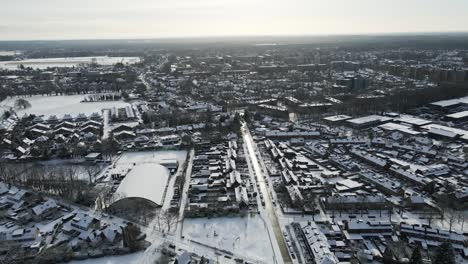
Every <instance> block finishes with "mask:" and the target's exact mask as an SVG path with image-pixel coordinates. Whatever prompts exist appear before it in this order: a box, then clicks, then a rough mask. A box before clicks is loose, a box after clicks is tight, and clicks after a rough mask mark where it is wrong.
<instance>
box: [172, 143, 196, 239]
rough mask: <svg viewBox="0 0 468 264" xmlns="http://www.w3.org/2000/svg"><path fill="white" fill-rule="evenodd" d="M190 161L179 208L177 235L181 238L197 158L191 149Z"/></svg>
mask: <svg viewBox="0 0 468 264" xmlns="http://www.w3.org/2000/svg"><path fill="white" fill-rule="evenodd" d="M188 155H189V156H188V159H187V162H188V164H187V170H186V171H185V183H184V188H183V190H182V196H181V198H180V199H181V200H180V208H179V221H178V223H177V231H176V233H177V234H178V236H179V237H182V233H183V232H182V231H183V225H184V212H185V206H186V204H187V199H188V190H189V186H190V177H191V175H192V165H193V157H194V156H195V150H194V149H191V150H190V152H189V153H188Z"/></svg>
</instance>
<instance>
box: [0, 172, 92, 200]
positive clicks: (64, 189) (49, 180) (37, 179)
mask: <svg viewBox="0 0 468 264" xmlns="http://www.w3.org/2000/svg"><path fill="white" fill-rule="evenodd" d="M96 175H97V172H96V170H95V169H94V168H90V169H89V171H88V179H89V181H88V180H86V179H83V178H81V177H80V171H79V168H78V167H77V166H73V165H70V166H41V165H36V164H5V163H0V180H1V181H4V182H6V183H10V184H12V185H15V186H21V187H25V188H28V189H33V190H36V191H39V192H43V193H47V194H50V195H56V196H58V197H60V198H62V199H65V200H68V201H72V202H77V203H80V204H83V205H92V204H93V203H94V200H95V198H96V191H95V190H93V188H92V186H91V184H90V183H92V182H94V181H95V177H96Z"/></svg>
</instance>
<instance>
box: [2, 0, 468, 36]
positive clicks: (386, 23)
mask: <svg viewBox="0 0 468 264" xmlns="http://www.w3.org/2000/svg"><path fill="white" fill-rule="evenodd" d="M1 7H2V8H1V9H0V40H5V41H6V40H81V39H84V40H85V39H165V38H210V37H253V36H270V37H275V36H327V35H331V36H334V35H376V34H412V33H414V34H425V33H462V32H468V16H466V10H468V1H463V0H451V1H440V0H426V1H423V0H413V1H410V2H408V1H404V0H394V1H385V2H384V1H372V0H357V1H346V0H331V1H318V0H293V1H289V2H286V1H280V0H236V1H234V0H201V1H196V2H195V1H190V0H179V1H177V2H174V1H169V0H156V1H151V0H135V1H132V2H130V4H129V1H124V0H113V1H110V0H101V1H91V0H83V1H80V2H76V1H69V0H42V1H36V0H18V1H15V2H7V3H2V4H1Z"/></svg>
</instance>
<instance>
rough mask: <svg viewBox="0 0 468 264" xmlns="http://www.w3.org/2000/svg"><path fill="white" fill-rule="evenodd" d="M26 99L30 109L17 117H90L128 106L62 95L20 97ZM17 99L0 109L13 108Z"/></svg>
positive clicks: (1, 106) (4, 104) (6, 103)
mask: <svg viewBox="0 0 468 264" xmlns="http://www.w3.org/2000/svg"><path fill="white" fill-rule="evenodd" d="M22 98H24V99H26V100H27V101H28V102H29V103H30V104H31V107H29V108H27V109H22V110H18V111H17V113H18V115H19V116H22V115H24V114H35V115H44V117H45V118H48V117H49V116H50V115H57V117H58V118H61V117H63V115H64V114H71V115H72V116H76V115H78V114H80V113H84V114H86V115H90V114H92V113H94V112H97V113H99V114H101V110H102V109H106V108H112V107H126V106H128V105H130V104H128V103H125V102H123V101H112V102H95V103H81V100H83V98H84V95H64V96H41V95H36V96H31V97H22ZM16 99H17V97H9V98H7V99H5V100H4V101H2V102H0V108H2V109H4V110H7V109H9V108H10V107H13V106H14V104H15V100H16Z"/></svg>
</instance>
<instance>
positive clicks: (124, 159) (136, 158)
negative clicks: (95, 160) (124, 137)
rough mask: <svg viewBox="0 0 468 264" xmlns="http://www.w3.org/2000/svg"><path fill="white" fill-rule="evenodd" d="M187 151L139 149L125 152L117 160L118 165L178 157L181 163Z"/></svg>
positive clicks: (153, 161)
mask: <svg viewBox="0 0 468 264" xmlns="http://www.w3.org/2000/svg"><path fill="white" fill-rule="evenodd" d="M186 156H187V151H184V150H167V151H166V150H161V151H139V152H125V153H123V154H122V156H121V157H120V159H119V160H118V161H117V165H118V166H120V165H128V164H133V163H135V164H142V163H159V162H160V161H161V160H165V159H166V160H167V159H176V160H178V161H179V165H180V164H182V162H184V161H185V158H186Z"/></svg>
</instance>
